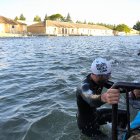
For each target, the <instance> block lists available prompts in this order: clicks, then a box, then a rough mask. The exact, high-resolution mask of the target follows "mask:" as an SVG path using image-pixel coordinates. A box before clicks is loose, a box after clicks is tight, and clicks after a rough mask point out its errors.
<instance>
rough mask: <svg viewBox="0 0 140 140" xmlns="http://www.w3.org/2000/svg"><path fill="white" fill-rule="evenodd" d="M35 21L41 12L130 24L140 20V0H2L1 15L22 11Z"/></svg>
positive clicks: (11, 16)
mask: <svg viewBox="0 0 140 140" xmlns="http://www.w3.org/2000/svg"><path fill="white" fill-rule="evenodd" d="M21 13H23V15H24V16H25V17H26V19H27V20H29V21H32V20H33V18H34V17H35V16H36V15H38V16H40V17H41V19H42V20H43V19H44V17H45V14H47V15H48V16H50V15H52V14H56V13H59V14H61V15H62V16H67V14H68V13H70V16H71V18H72V20H73V21H76V20H80V21H85V20H86V21H87V22H94V23H97V22H103V23H107V24H122V23H124V24H127V25H128V26H130V27H133V25H134V24H135V23H136V22H137V21H138V20H140V0H0V15H1V16H5V17H9V18H13V19H14V18H15V17H16V16H20V14H21Z"/></svg>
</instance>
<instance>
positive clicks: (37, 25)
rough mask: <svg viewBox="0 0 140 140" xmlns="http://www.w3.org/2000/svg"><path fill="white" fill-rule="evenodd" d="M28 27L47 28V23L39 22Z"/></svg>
mask: <svg viewBox="0 0 140 140" xmlns="http://www.w3.org/2000/svg"><path fill="white" fill-rule="evenodd" d="M28 27H45V23H44V22H39V23H35V24H32V25H30V26H28Z"/></svg>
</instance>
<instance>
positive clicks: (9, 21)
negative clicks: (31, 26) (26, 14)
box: [0, 16, 26, 25]
mask: <svg viewBox="0 0 140 140" xmlns="http://www.w3.org/2000/svg"><path fill="white" fill-rule="evenodd" d="M0 23H5V24H12V25H18V24H20V25H26V24H25V23H21V22H18V21H14V20H12V19H10V18H6V17H3V16H0Z"/></svg>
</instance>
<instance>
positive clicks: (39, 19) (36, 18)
mask: <svg viewBox="0 0 140 140" xmlns="http://www.w3.org/2000/svg"><path fill="white" fill-rule="evenodd" d="M33 21H37V22H40V21H41V17H39V16H35V17H34V20H33Z"/></svg>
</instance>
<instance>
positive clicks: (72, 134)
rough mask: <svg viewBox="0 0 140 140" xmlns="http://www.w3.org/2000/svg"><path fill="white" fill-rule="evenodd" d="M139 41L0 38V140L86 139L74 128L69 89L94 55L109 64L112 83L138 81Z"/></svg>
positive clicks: (72, 96) (87, 69) (72, 93)
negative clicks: (110, 64)
mask: <svg viewBox="0 0 140 140" xmlns="http://www.w3.org/2000/svg"><path fill="white" fill-rule="evenodd" d="M139 40H140V37H139V36H135V37H49V38H48V37H31V38H0V79H1V80H0V85H1V86H0V108H1V110H0V118H1V119H0V140H9V139H10V140H31V139H34V140H89V139H90V138H87V137H85V136H83V135H82V134H80V132H79V130H78V128H77V124H76V111H77V106H76V99H75V89H76V87H77V86H78V85H79V84H80V83H81V80H82V79H83V78H84V77H85V76H86V75H87V73H88V72H90V65H91V62H92V61H93V59H94V58H96V57H98V56H102V57H106V58H107V59H108V60H110V61H111V63H112V66H113V74H112V80H113V81H115V82H116V81H130V82H131V81H134V80H137V81H140V79H139V71H140V67H139V66H140V61H139V60H140V57H139V56H138V55H137V53H138V50H140V41H139ZM105 132H107V133H108V132H109V131H106V130H105ZM94 139H95V138H94ZM96 139H102V140H103V139H106V140H107V139H109V138H108V137H105V136H100V137H97V138H96Z"/></svg>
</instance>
